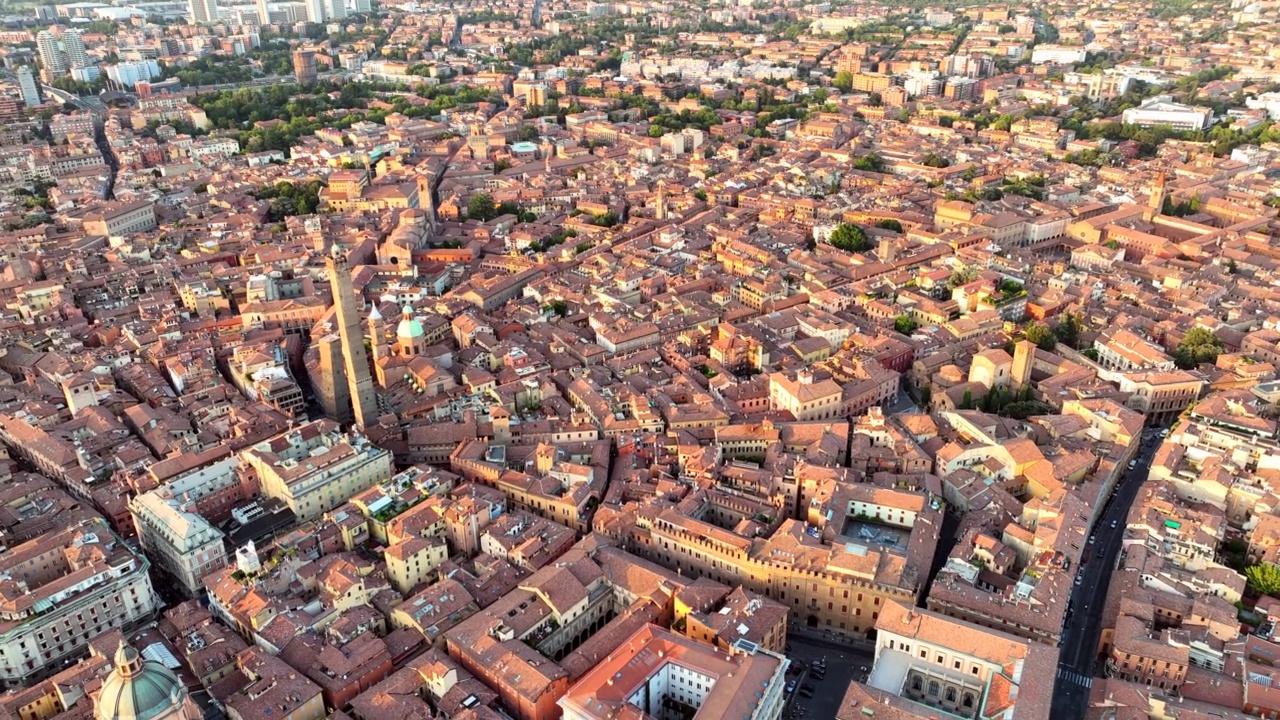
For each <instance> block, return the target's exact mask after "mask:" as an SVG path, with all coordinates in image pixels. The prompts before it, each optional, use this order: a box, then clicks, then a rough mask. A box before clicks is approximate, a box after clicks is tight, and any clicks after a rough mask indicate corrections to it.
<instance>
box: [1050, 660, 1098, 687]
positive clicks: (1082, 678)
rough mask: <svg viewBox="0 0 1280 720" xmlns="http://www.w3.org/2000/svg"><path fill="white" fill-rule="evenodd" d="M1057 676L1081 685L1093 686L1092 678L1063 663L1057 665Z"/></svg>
mask: <svg viewBox="0 0 1280 720" xmlns="http://www.w3.org/2000/svg"><path fill="white" fill-rule="evenodd" d="M1058 677H1059V678H1060V679H1062V680H1066V681H1067V682H1072V683H1075V684H1076V685H1079V686H1081V687H1086V688H1088V687H1093V678H1091V677H1089V676H1088V675H1085V674H1083V673H1078V672H1076V671H1075V670H1073V669H1071V668H1069V667H1067V666H1065V665H1059V666H1058Z"/></svg>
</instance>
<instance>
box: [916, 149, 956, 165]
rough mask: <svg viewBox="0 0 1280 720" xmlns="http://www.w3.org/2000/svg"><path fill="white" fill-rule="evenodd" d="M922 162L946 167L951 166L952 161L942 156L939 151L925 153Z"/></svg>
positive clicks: (922, 163)
mask: <svg viewBox="0 0 1280 720" xmlns="http://www.w3.org/2000/svg"><path fill="white" fill-rule="evenodd" d="M920 164H921V165H927V166H929V167H935V168H944V167H947V166H949V165H950V164H951V161H950V160H948V159H946V158H944V157H942V156H941V155H939V154H938V153H933V152H931V153H926V154H925V156H924V159H923V160H921V161H920Z"/></svg>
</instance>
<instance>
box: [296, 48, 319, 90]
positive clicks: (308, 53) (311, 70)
mask: <svg viewBox="0 0 1280 720" xmlns="http://www.w3.org/2000/svg"><path fill="white" fill-rule="evenodd" d="M293 77H294V79H296V80H297V81H298V84H299V85H310V84H311V83H313V82H315V81H316V54H315V51H313V50H294V51H293Z"/></svg>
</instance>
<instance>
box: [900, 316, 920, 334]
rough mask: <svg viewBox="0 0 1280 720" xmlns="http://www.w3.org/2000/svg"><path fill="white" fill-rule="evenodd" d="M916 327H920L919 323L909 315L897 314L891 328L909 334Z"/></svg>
mask: <svg viewBox="0 0 1280 720" xmlns="http://www.w3.org/2000/svg"><path fill="white" fill-rule="evenodd" d="M918 327H920V324H919V323H917V322H916V321H915V320H913V319H912V318H911V316H910V315H899V316H898V317H896V318H894V320H893V329H894V330H897V331H898V332H899V333H901V334H903V335H910V334H911V333H913V332H915V331H916V328H918Z"/></svg>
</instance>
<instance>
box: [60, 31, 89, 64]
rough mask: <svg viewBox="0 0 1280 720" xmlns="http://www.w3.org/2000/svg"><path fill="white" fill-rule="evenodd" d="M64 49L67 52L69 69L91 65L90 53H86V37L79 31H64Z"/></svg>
mask: <svg viewBox="0 0 1280 720" xmlns="http://www.w3.org/2000/svg"><path fill="white" fill-rule="evenodd" d="M62 47H63V49H65V50H66V55H67V67H68V68H78V67H87V66H88V65H89V53H87V52H85V49H84V36H83V34H82V33H81V32H80V31H79V30H65V31H63V33H62Z"/></svg>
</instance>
